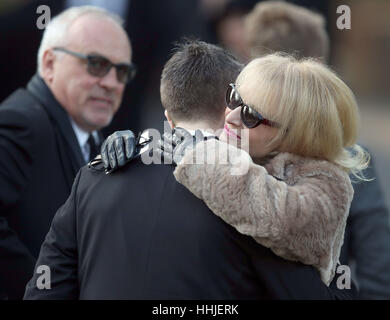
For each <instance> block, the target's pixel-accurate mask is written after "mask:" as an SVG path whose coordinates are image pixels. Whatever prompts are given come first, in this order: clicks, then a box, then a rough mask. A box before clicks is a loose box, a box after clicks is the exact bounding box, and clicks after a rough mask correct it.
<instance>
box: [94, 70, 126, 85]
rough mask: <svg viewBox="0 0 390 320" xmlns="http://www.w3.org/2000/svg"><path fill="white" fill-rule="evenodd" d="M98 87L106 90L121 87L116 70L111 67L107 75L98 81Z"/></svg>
mask: <svg viewBox="0 0 390 320" xmlns="http://www.w3.org/2000/svg"><path fill="white" fill-rule="evenodd" d="M99 83H100V85H101V86H102V87H104V88H106V89H109V90H113V89H116V88H117V87H118V86H121V85H122V83H121V82H119V81H118V78H117V75H116V69H115V68H114V67H112V68H111V69H110V71H108V73H107V74H106V75H105V76H104V77H102V78H101V79H100V81H99Z"/></svg>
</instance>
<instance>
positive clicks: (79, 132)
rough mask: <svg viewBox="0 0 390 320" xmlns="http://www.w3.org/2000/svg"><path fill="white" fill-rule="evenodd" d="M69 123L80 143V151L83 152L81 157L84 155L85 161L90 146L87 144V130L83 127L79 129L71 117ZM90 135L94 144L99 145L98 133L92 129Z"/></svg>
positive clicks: (87, 160)
mask: <svg viewBox="0 0 390 320" xmlns="http://www.w3.org/2000/svg"><path fill="white" fill-rule="evenodd" d="M69 119H70V123H71V124H72V128H73V131H74V133H75V135H76V138H77V141H78V143H79V145H80V149H81V152H82V154H83V157H84V160H85V163H87V162H89V152H90V150H89V149H90V147H89V144H88V138H89V134H90V133H89V132H87V131H84V130H83V129H81V128H80V127H79V126H78V125H77V124H76V123H75V122H74V121H73V119H72V118H70V117H69ZM92 136H93V138H94V139H95V143H96V145H99V142H100V141H99V140H100V139H99V135H98V133H97V131H93V132H92Z"/></svg>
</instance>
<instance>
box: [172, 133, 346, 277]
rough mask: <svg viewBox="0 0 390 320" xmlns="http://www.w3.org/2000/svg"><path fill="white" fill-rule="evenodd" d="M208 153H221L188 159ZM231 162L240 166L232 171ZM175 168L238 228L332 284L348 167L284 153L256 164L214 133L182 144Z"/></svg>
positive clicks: (194, 190)
mask: <svg viewBox="0 0 390 320" xmlns="http://www.w3.org/2000/svg"><path fill="white" fill-rule="evenodd" d="M221 147H223V148H226V150H227V154H228V156H227V158H226V160H227V161H222V160H221V159H222V158H221V153H218V152H220V151H219V150H221ZM210 154H213V155H216V154H217V155H218V154H219V156H217V157H216V160H215V161H214V163H215V164H210V162H211V161H207V162H206V163H207V164H205V162H201V164H189V163H194V160H195V157H196V159H197V160H198V162H196V163H199V159H206V158H207V157H208V156H207V155H210ZM208 159H210V158H208ZM211 163H213V162H211ZM237 164H239V165H240V167H241V171H242V172H239V171H240V170H234V169H237ZM235 167H236V168H235ZM242 169H244V170H242ZM174 175H175V177H176V180H177V181H178V182H179V183H181V184H183V185H184V186H185V187H186V188H188V189H189V190H190V191H191V192H192V193H193V194H194V195H196V196H197V197H198V198H200V199H202V200H203V201H204V202H205V203H206V204H207V206H208V207H209V208H210V209H211V210H212V211H213V212H214V213H215V214H216V215H217V216H219V217H220V218H222V219H223V220H224V221H225V222H227V223H228V224H230V225H232V226H233V227H235V228H236V229H237V230H238V231H239V232H241V233H243V234H246V235H249V236H251V237H253V238H254V239H255V240H256V241H257V242H258V243H260V244H261V245H263V246H265V247H268V248H270V249H271V250H272V251H273V252H274V253H275V254H277V255H278V256H280V257H283V258H285V259H288V260H292V261H299V262H302V263H304V264H308V265H313V266H314V267H315V268H317V269H318V270H319V272H320V275H321V279H322V281H323V282H324V283H325V284H327V285H329V284H330V282H331V280H332V279H333V277H334V275H335V270H336V264H337V263H338V260H339V256H340V250H341V246H342V244H343V239H344V230H345V225H346V220H347V216H348V213H349V207H350V204H351V201H352V197H353V188H352V185H351V181H350V179H349V176H348V173H347V172H346V171H344V170H343V169H341V168H340V167H338V166H336V165H335V164H332V163H330V162H328V161H324V160H316V159H310V158H303V157H300V156H297V155H293V154H289V153H279V154H277V155H276V156H275V157H273V158H272V159H271V160H269V161H268V162H267V163H266V164H265V165H264V166H261V165H258V164H255V163H254V162H253V161H252V159H251V157H250V156H249V154H248V153H247V152H245V151H244V150H240V149H237V148H235V147H234V146H230V145H228V144H227V143H225V142H222V141H218V140H214V139H213V140H208V141H205V142H200V143H198V144H197V145H196V147H195V149H193V150H189V151H187V152H186V153H185V155H184V158H183V159H182V160H181V161H180V163H179V164H178V165H177V167H176V169H175V171H174Z"/></svg>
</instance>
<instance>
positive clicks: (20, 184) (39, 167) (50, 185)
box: [0, 75, 85, 299]
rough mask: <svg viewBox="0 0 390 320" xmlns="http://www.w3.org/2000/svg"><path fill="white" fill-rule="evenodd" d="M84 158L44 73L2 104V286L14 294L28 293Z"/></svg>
mask: <svg viewBox="0 0 390 320" xmlns="http://www.w3.org/2000/svg"><path fill="white" fill-rule="evenodd" d="M84 163H85V161H84V159H83V158H82V154H81V149H80V147H79V144H78V142H77V138H76V136H75V134H74V131H73V129H72V127H71V124H70V121H69V118H68V115H67V113H66V111H65V110H64V109H63V108H62V107H61V106H60V105H59V103H58V102H57V101H56V100H55V98H54V96H53V95H52V93H51V92H50V90H49V88H48V87H47V86H46V84H45V83H44V82H43V80H42V79H41V78H40V77H38V76H37V75H36V76H34V77H33V78H32V80H31V81H30V82H29V83H28V86H27V89H19V90H17V91H16V92H14V93H13V94H12V95H11V96H10V97H9V98H8V99H6V100H5V101H4V102H3V103H2V104H1V105H0V292H1V291H2V290H1V289H3V291H4V287H5V291H6V294H7V295H8V298H10V299H15V298H22V297H23V292H24V288H25V285H26V283H27V281H28V280H29V279H30V278H31V276H32V273H33V270H34V264H35V259H36V258H37V257H38V253H39V249H40V246H41V244H42V242H43V240H44V238H45V235H46V233H47V232H48V230H49V227H50V223H51V221H52V218H53V216H54V214H55V212H56V210H57V209H58V208H59V207H60V206H61V205H62V204H63V203H64V201H65V200H66V198H67V197H68V196H69V193H70V190H71V187H72V183H73V179H74V177H75V176H76V174H77V171H78V170H79V168H80V167H81V166H82V165H83V164H84ZM2 287H3V288H2Z"/></svg>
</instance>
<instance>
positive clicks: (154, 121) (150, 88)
mask: <svg viewBox="0 0 390 320" xmlns="http://www.w3.org/2000/svg"><path fill="white" fill-rule="evenodd" d="M72 2H73V3H71V1H66V0H47V1H43V0H39V1H38V0H18V1H15V0H2V1H1V2H0V39H1V42H0V59H1V61H2V63H0V81H1V86H0V101H1V100H3V99H4V98H5V97H6V96H7V95H9V94H10V93H11V92H12V91H13V90H14V89H16V88H17V87H19V86H22V85H24V84H25V83H26V82H27V81H28V79H30V77H31V76H32V75H33V74H34V72H35V70H36V52H37V49H38V45H39V41H40V37H41V35H42V30H39V29H38V28H37V27H36V20H37V18H38V16H39V15H38V14H37V13H36V8H37V6H38V5H40V4H46V5H49V6H50V8H51V11H52V16H54V15H55V14H56V13H58V12H59V11H61V10H63V9H64V8H66V7H67V6H69V5H73V4H74V2H76V1H72ZM77 2H78V1H77ZM80 2H83V3H82V4H84V3H85V2H84V1H81V0H80ZM95 2H96V1H95ZM97 2H100V5H107V3H109V4H108V5H110V3H112V2H115V1H103V0H101V1H97ZM125 2H127V5H123V4H122V7H121V4H119V6H116V5H115V6H116V8H118V7H121V8H122V9H120V10H122V11H123V12H122V14H121V15H122V17H124V18H125V20H126V30H127V32H128V34H129V36H130V39H131V40H132V44H133V48H134V52H133V61H134V63H135V64H136V65H137V67H138V73H137V77H136V79H135V81H134V82H133V83H131V84H130V85H128V87H127V89H126V91H125V93H124V99H123V104H122V107H121V109H120V110H119V112H118V113H117V115H116V116H115V117H114V119H113V121H112V123H111V125H110V126H109V127H108V128H106V129H105V131H104V132H105V134H106V135H107V134H108V133H111V132H112V131H115V130H123V129H132V130H133V131H135V132H136V131H139V130H140V129H143V128H150V127H154V128H157V129H160V130H162V128H163V120H164V116H163V111H162V110H163V108H162V106H161V102H160V99H159V78H160V74H161V71H162V66H163V64H164V63H165V61H167V60H168V57H169V56H170V52H171V49H172V48H173V46H174V45H173V42H174V41H178V40H180V38H181V37H182V36H192V37H196V38H199V39H202V40H205V41H208V42H214V43H220V44H223V45H224V46H225V47H226V48H228V49H229V50H230V51H232V52H233V53H234V54H236V55H237V56H238V58H239V59H240V60H241V61H247V59H248V58H249V54H250V52H249V50H248V48H245V46H244V45H243V44H244V43H245V41H247V38H246V37H247V34H245V21H244V17H245V16H246V14H247V13H249V12H250V11H251V10H252V9H253V8H254V6H255V5H256V4H257V3H258V2H261V1H255V0H185V1H183V0H165V1H158V0H130V1H125ZM287 2H290V3H293V4H297V5H300V6H303V7H306V8H308V9H310V10H313V11H315V12H316V13H319V14H322V15H323V17H324V20H325V28H326V30H327V32H328V35H329V39H330V41H329V42H330V48H329V53H328V63H329V64H330V65H331V67H332V68H333V69H335V70H336V71H337V72H338V73H339V74H340V75H341V76H342V77H343V80H345V82H346V83H347V84H348V85H349V86H350V87H351V88H352V90H353V91H354V92H355V93H356V95H357V99H358V102H359V106H360V112H361V124H362V127H361V130H360V132H361V136H360V143H361V144H363V145H365V146H366V147H368V149H369V150H370V151H371V153H372V154H374V155H375V159H374V161H375V164H376V174H375V177H376V180H375V181H374V182H373V183H375V184H376V186H377V187H378V189H377V190H379V191H373V192H372V195H367V196H365V197H364V199H365V200H364V201H365V202H364V203H362V204H361V205H359V207H360V208H361V209H360V210H361V213H362V214H361V215H360V214H359V217H361V218H359V219H362V220H364V219H365V217H366V216H369V217H370V218H371V217H373V216H375V215H378V216H380V217H382V218H380V219H375V218H373V219H371V220H374V221H377V222H378V223H379V222H380V221H382V222H383V223H381V228H382V229H383V228H386V226H387V222H386V221H385V220H386V218H385V214H384V213H383V212H385V211H384V210H385V209H384V208H385V204H384V202H386V203H387V206H388V205H389V204H390V170H389V169H390V147H389V146H390V144H389V142H388V137H389V136H390V106H389V102H390V93H389V88H388V86H389V83H390V72H389V70H390V61H389V59H388V57H389V56H390V32H389V30H390V19H389V17H388V12H390V2H389V1H384V0H382V1H379V0H378V1H370V0H361V1H352V0H329V1H323V0H314V1H309V0H294V1H287ZM340 5H347V6H349V8H350V10H351V29H350V30H348V29H344V30H340V29H338V28H337V26H336V21H337V19H338V18H339V17H340V14H337V13H336V10H337V8H338V6H340ZM109 9H110V10H117V9H115V8H109ZM240 17H241V19H240ZM285 19H286V20H285V24H286V25H288V24H289V20H288V18H287V17H286V18H285ZM260 32H261V30H259V33H260ZM313 47H315V46H314V45H313ZM275 49H277V50H280V48H275ZM368 175H369V176H370V175H371V176H372V173H371V172H368ZM363 185H364V186H366V185H372V184H363ZM380 185H382V186H383V188H382V189H381V190H382V191H380V188H379V186H380ZM360 190H363V191H362V193H366V191H365V190H364V188H361V189H360ZM371 190H374V189H371ZM356 191H358V189H356ZM381 194H382V195H384V199H383V197H382V196H381ZM360 199H363V198H362V197H360ZM381 199H382V200H381ZM374 205H375V206H376V208H374V209H375V210H374V209H373V206H374ZM368 207H370V208H371V209H369V208H368ZM352 210H354V209H353V208H352ZM373 210H374V211H373ZM372 212H376V213H375V214H372ZM351 216H352V215H351ZM367 219H368V218H367ZM356 221H358V220H356ZM369 225H370V226H373V225H374V224H373V223H372V222H371V223H370V224H369ZM350 226H351V227H353V226H354V224H350ZM358 228H359V227H357V228H356V229H358ZM376 228H377V227H375V228H374V229H373V230H375V231H373V230H370V229H367V228H365V229H364V230H360V231H359V232H358V233H357V234H356V236H358V237H356V236H355V237H354V238H353V239H354V240H353V241H354V242H355V243H359V242H361V244H360V248H361V250H362V251H364V252H366V254H365V255H366V256H367V260H366V261H367V263H368V262H370V263H369V264H367V266H368V270H366V271H365V270H361V272H360V278H362V277H363V278H364V277H365V278H366V279H369V280H368V282H367V284H366V285H365V284H364V280H361V281H360V285H361V289H363V290H362V291H361V292H362V297H378V298H379V297H382V296H383V297H384V296H385V295H386V294H387V293H385V292H388V290H389V284H388V282H386V281H383V279H382V277H383V275H384V274H385V275H386V274H388V270H389V269H390V267H389V266H388V265H386V263H384V262H383V259H379V260H378V256H380V255H381V254H380V253H379V252H386V253H387V254H388V252H389V249H388V247H386V246H388V244H384V243H383V242H377V245H378V246H377V247H372V246H370V243H372V241H371V240H372V239H374V238H376V237H378V235H377V229H376ZM379 243H381V245H379ZM363 246H364V247H363ZM355 252H356V250H355ZM368 252H370V255H368ZM382 255H383V254H382ZM357 259H358V258H356V260H357ZM344 263H345V261H344ZM357 270H358V269H357ZM357 272H358V271H357ZM374 273H375V274H374ZM355 278H357V279H358V280H359V274H356V277H355ZM370 279H371V280H370ZM381 282H382V284H381V285H380V287H379V288H377V289H375V286H376V285H375V284H378V283H381ZM364 287H366V289H364Z"/></svg>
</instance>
